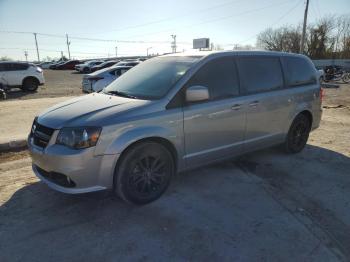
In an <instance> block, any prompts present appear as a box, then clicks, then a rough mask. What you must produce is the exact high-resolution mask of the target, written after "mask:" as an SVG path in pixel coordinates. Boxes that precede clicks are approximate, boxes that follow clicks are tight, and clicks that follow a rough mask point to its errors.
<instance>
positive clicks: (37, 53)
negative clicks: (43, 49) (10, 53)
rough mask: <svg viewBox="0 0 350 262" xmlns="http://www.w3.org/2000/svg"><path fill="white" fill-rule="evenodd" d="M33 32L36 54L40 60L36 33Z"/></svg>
mask: <svg viewBox="0 0 350 262" xmlns="http://www.w3.org/2000/svg"><path fill="white" fill-rule="evenodd" d="M33 34H34V39H35V46H36V55H37V56H38V62H40V56H39V47H38V40H37V39H36V33H33Z"/></svg>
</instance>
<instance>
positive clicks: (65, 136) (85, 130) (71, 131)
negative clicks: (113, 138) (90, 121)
mask: <svg viewBox="0 0 350 262" xmlns="http://www.w3.org/2000/svg"><path fill="white" fill-rule="evenodd" d="M100 133H101V128H100V127H65V128H62V129H61V130H60V132H59V133H58V136H57V139H56V144H59V145H64V146H67V147H70V148H73V149H82V148H88V147H92V146H95V145H96V143H97V140H98V138H99V137H100Z"/></svg>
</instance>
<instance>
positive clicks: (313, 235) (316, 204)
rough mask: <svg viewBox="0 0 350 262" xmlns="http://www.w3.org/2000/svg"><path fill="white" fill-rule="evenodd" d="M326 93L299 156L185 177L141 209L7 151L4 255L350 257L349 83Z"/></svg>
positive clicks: (1, 159)
mask: <svg viewBox="0 0 350 262" xmlns="http://www.w3.org/2000/svg"><path fill="white" fill-rule="evenodd" d="M77 89H78V88H77ZM325 94H326V97H325V100H324V113H323V117H322V122H321V126H320V128H319V129H317V130H316V131H314V132H313V133H312V134H311V136H310V139H309V142H308V145H307V147H306V148H305V150H304V151H303V152H301V153H300V154H296V155H286V154H284V153H281V151H280V150H279V149H275V148H273V149H268V150H263V151H259V152H255V153H253V154H249V155H245V156H243V157H241V158H239V159H233V160H231V161H226V162H224V163H219V164H216V165H211V166H207V167H203V168H200V169H197V170H193V171H190V172H186V173H184V174H179V175H178V176H176V177H175V178H174V179H173V183H172V185H171V186H170V188H169V190H168V191H167V193H166V194H165V195H164V196H163V197H162V198H161V199H159V200H158V201H156V202H154V203H151V204H150V205H147V206H143V207H134V206H130V205H127V204H125V203H123V202H122V201H120V200H119V199H117V198H115V197H114V196H113V195H112V194H111V192H100V193H94V194H84V195H76V196H72V195H65V194H61V193H58V192H55V191H53V190H51V189H49V188H47V187H46V186H45V185H44V184H42V183H40V182H39V181H38V179H37V178H36V177H35V176H34V175H33V172H32V171H31V168H30V158H29V157H28V155H27V153H26V152H16V153H10V154H3V155H0V257H1V258H0V260H1V261H23V260H25V261H38V260H45V261H64V260H70V261H84V260H85V261H120V260H122V261H123V260H141V261H163V260H173V261H178V260H180V261H183V260H185V261H188V260H196V261H197V260H199V261H208V260H209V261H293V262H294V261H317V262H319V261H350V212H349V210H350V173H349V170H350V85H342V86H341V87H340V88H339V89H327V90H326V91H325Z"/></svg>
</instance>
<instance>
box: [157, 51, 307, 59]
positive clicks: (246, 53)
mask: <svg viewBox="0 0 350 262" xmlns="http://www.w3.org/2000/svg"><path fill="white" fill-rule="evenodd" d="M225 55H242V56H253V55H266V56H271V55H272V56H295V57H305V56H304V55H301V54H295V53H287V52H278V51H262V50H249V51H243V50H242V51H241V50H239V51H238V50H237V51H231V50H228V51H199V50H194V51H190V52H183V53H176V54H166V55H162V56H159V57H172V56H177V57H181V56H183V57H186V56H190V57H199V58H204V57H209V56H225Z"/></svg>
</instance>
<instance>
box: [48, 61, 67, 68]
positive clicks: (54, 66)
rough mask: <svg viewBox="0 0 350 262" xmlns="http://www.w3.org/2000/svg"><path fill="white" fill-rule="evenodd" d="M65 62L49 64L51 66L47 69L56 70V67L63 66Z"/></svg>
mask: <svg viewBox="0 0 350 262" xmlns="http://www.w3.org/2000/svg"><path fill="white" fill-rule="evenodd" d="M65 62H66V61H58V62H56V63H53V64H51V65H50V66H49V69H56V68H57V66H60V65H62V64H64V63H65Z"/></svg>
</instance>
